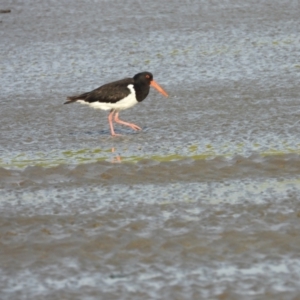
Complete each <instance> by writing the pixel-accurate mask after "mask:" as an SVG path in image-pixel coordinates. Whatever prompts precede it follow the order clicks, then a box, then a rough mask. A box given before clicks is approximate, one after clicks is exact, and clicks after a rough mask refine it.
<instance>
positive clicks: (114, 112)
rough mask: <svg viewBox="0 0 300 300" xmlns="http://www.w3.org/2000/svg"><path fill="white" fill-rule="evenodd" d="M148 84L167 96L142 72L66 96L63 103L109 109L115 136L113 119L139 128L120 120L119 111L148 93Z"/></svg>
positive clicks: (110, 124)
mask: <svg viewBox="0 0 300 300" xmlns="http://www.w3.org/2000/svg"><path fill="white" fill-rule="evenodd" d="M150 85H151V86H152V87H154V88H155V89H157V90H158V91H159V92H160V93H162V94H163V95H164V96H165V97H168V94H167V93H166V92H165V91H164V89H163V88H162V87H161V86H159V84H158V83H157V82H155V81H154V80H153V75H152V74H151V73H150V72H142V73H138V74H136V75H134V76H133V78H125V79H121V80H118V81H114V82H111V83H107V84H104V85H102V86H100V87H98V88H97V89H95V90H93V91H91V92H87V93H84V94H81V95H78V96H71V97H67V99H68V101H67V102H65V103H64V104H69V103H73V102H79V103H82V104H87V105H89V106H91V107H93V108H96V109H103V110H109V109H110V114H109V115H108V122H109V126H110V132H111V135H113V136H116V135H117V134H116V133H115V131H114V126H113V119H114V121H115V122H116V123H119V124H122V125H125V126H129V127H130V128H132V129H134V130H141V128H140V127H139V126H137V125H135V124H133V123H128V122H124V121H122V120H120V119H119V112H120V111H121V110H124V109H127V108H129V107H132V106H134V105H135V104H137V103H138V102H141V101H143V100H144V99H145V98H146V97H147V96H148V94H149V90H150Z"/></svg>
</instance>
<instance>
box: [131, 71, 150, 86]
mask: <svg viewBox="0 0 300 300" xmlns="http://www.w3.org/2000/svg"><path fill="white" fill-rule="evenodd" d="M133 80H134V82H135V83H143V84H145V83H146V84H148V85H150V83H151V81H152V80H153V75H152V73H150V72H142V73H138V74H136V75H134V77H133Z"/></svg>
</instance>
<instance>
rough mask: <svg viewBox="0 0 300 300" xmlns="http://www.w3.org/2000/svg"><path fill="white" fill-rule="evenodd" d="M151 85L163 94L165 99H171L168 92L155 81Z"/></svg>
mask: <svg viewBox="0 0 300 300" xmlns="http://www.w3.org/2000/svg"><path fill="white" fill-rule="evenodd" d="M150 85H151V86H153V87H154V88H155V89H157V90H158V91H159V92H160V93H162V94H163V95H164V96H165V97H169V95H168V94H167V92H166V91H165V90H164V89H163V88H162V87H161V86H160V85H159V84H158V83H157V82H156V81H154V80H152V81H151V82H150Z"/></svg>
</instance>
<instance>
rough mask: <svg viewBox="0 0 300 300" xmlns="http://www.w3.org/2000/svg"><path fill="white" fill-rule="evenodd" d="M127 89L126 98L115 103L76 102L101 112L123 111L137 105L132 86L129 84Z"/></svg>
mask: <svg viewBox="0 0 300 300" xmlns="http://www.w3.org/2000/svg"><path fill="white" fill-rule="evenodd" d="M127 87H128V89H129V90H130V94H129V95H128V96H127V97H125V98H123V99H121V100H119V101H118V102H116V103H102V102H92V103H88V102H85V101H84V100H77V102H79V103H81V104H86V105H89V106H90V107H92V108H95V109H102V110H110V109H115V110H117V111H120V110H124V109H127V108H129V107H132V106H134V105H136V104H137V103H138V101H137V100H136V96H135V90H134V88H133V84H129V85H128V86H127Z"/></svg>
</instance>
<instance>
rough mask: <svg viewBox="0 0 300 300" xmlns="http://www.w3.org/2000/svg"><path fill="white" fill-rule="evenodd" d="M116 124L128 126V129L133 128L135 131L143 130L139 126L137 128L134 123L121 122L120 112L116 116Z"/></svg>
mask: <svg viewBox="0 0 300 300" xmlns="http://www.w3.org/2000/svg"><path fill="white" fill-rule="evenodd" d="M115 122H116V123H119V124H122V125H125V126H128V127H130V128H132V129H133V130H142V128H141V127H139V126H137V125H135V124H133V123H127V122H124V121H122V120H120V119H119V113H118V112H117V113H116V114H115Z"/></svg>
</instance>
